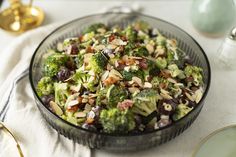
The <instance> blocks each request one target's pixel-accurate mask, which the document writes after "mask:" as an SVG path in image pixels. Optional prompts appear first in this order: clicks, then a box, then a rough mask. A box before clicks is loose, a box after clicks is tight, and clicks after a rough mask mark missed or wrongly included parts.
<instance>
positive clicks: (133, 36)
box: [124, 26, 137, 42]
mask: <svg viewBox="0 0 236 157" xmlns="http://www.w3.org/2000/svg"><path fill="white" fill-rule="evenodd" d="M124 32H125V36H126V38H128V39H129V40H130V41H131V42H133V41H135V40H136V39H137V32H136V31H135V30H134V29H133V28H132V27H131V26H128V27H127V28H126V29H125V31H124Z"/></svg>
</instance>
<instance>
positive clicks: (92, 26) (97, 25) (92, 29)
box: [83, 23, 106, 34]
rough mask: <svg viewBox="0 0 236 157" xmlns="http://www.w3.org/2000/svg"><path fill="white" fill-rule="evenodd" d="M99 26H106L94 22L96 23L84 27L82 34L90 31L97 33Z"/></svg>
mask: <svg viewBox="0 0 236 157" xmlns="http://www.w3.org/2000/svg"><path fill="white" fill-rule="evenodd" d="M99 28H104V29H106V26H105V25H104V24H102V23H96V24H93V25H90V26H89V27H88V28H87V29H85V31H83V34H86V33H90V32H94V33H98V31H97V30H98V29H99Z"/></svg>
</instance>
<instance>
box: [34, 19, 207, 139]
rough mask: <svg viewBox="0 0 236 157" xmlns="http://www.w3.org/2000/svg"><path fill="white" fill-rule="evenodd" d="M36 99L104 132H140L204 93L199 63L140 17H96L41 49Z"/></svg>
mask: <svg viewBox="0 0 236 157" xmlns="http://www.w3.org/2000/svg"><path fill="white" fill-rule="evenodd" d="M42 74H43V76H42V77H41V79H40V80H39V81H38V84H37V88H36V90H37V94H38V96H39V97H40V98H41V100H42V102H43V103H44V104H45V105H46V106H47V107H48V108H49V109H50V110H52V111H53V112H54V113H55V114H57V115H58V116H60V117H61V118H62V119H64V120H66V121H68V122H70V123H72V124H74V125H76V126H80V127H82V128H85V129H88V130H93V131H98V132H105V133H121V134H126V133H139V132H147V131H152V130H155V129H159V128H162V127H165V126H168V125H170V124H172V123H174V122H175V121H178V120H179V119H181V118H182V117H184V116H185V115H186V114H188V113H189V112H190V111H191V110H193V109H194V107H196V106H197V105H198V103H199V101H200V100H201V98H202V95H203V70H202V68H201V67H198V66H195V65H193V63H192V60H191V58H190V57H189V56H188V55H186V53H185V52H184V51H183V50H181V49H180V48H179V47H178V42H177V41H176V40H175V39H169V38H167V37H165V36H164V35H163V34H161V33H160V32H159V31H158V29H156V28H151V27H150V26H149V25H148V24H147V23H145V22H144V21H136V22H134V23H132V24H130V25H128V26H127V27H125V28H122V27H119V26H107V25H104V24H102V23H97V24H93V25H91V26H89V27H88V28H86V29H85V30H84V31H83V32H82V33H81V34H80V35H78V36H77V37H72V38H68V39H65V40H64V41H62V42H59V43H58V44H57V46H56V47H55V49H50V50H48V52H47V53H46V54H45V55H44V56H43V68H42Z"/></svg>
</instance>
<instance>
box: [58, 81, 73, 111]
mask: <svg viewBox="0 0 236 157" xmlns="http://www.w3.org/2000/svg"><path fill="white" fill-rule="evenodd" d="M54 87H55V102H56V103H57V104H58V105H59V106H61V107H64V105H65V103H66V100H67V98H68V97H69V95H70V93H69V91H68V84H67V83H54Z"/></svg>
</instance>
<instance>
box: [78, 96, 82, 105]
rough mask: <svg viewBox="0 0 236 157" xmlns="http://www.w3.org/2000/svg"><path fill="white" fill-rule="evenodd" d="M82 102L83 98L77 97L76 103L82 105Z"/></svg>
mask: <svg viewBox="0 0 236 157" xmlns="http://www.w3.org/2000/svg"><path fill="white" fill-rule="evenodd" d="M82 100H83V98H82V97H81V96H79V97H78V102H79V104H81V103H82Z"/></svg>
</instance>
